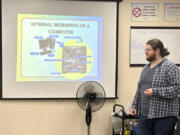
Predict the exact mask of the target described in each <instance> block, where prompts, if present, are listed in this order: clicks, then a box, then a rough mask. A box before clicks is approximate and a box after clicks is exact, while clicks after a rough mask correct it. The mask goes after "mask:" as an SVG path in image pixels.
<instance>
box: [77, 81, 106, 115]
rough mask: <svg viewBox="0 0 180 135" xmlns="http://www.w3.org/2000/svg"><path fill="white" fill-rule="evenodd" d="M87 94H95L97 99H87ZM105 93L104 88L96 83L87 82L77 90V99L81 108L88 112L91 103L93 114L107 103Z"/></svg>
mask: <svg viewBox="0 0 180 135" xmlns="http://www.w3.org/2000/svg"><path fill="white" fill-rule="evenodd" d="M87 94H95V98H93V99H91V98H87ZM105 97H106V95H105V91H104V88H103V87H102V86H101V84H99V83H98V82H95V81H87V82H84V83H83V84H81V85H80V86H79V88H78V90H77V93H76V98H77V101H78V104H79V106H80V107H81V108H82V109H83V110H86V106H87V103H88V101H89V103H90V105H91V109H92V112H96V111H98V110H99V109H100V108H101V107H102V106H103V105H104V102H105Z"/></svg>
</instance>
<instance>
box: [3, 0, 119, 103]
mask: <svg viewBox="0 0 180 135" xmlns="http://www.w3.org/2000/svg"><path fill="white" fill-rule="evenodd" d="M75 1H78V0H75ZM80 1H81V0H80ZM87 1H102V2H116V59H115V62H116V63H115V67H116V69H115V97H106V99H118V92H117V91H118V41H119V40H118V36H119V32H118V31H119V30H118V29H119V3H120V2H122V0H87ZM0 7H1V10H0V14H1V17H0V32H1V36H0V44H1V45H0V56H1V58H0V71H1V73H0V100H74V99H75V100H76V99H77V98H76V97H75V98H36V97H35V98H5V97H3V83H2V81H3V69H2V64H3V61H2V0H0Z"/></svg>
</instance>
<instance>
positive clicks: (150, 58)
mask: <svg viewBox="0 0 180 135" xmlns="http://www.w3.org/2000/svg"><path fill="white" fill-rule="evenodd" d="M155 59H156V55H155V53H154V54H153V55H150V56H149V57H148V58H146V60H147V61H149V62H152V61H154V60H155Z"/></svg>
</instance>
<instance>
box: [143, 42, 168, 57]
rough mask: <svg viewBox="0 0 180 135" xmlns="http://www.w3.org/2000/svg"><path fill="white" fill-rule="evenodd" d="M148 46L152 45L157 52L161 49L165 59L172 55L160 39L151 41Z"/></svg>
mask: <svg viewBox="0 0 180 135" xmlns="http://www.w3.org/2000/svg"><path fill="white" fill-rule="evenodd" d="M146 44H147V45H150V46H151V47H152V49H153V50H157V49H158V48H159V50H160V55H161V56H162V57H165V56H167V55H169V54H170V52H169V51H168V49H167V48H164V45H163V43H162V42H161V41H160V40H159V39H151V40H149V41H148V42H147V43H146Z"/></svg>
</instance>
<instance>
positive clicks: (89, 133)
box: [88, 126, 90, 135]
mask: <svg viewBox="0 0 180 135" xmlns="http://www.w3.org/2000/svg"><path fill="white" fill-rule="evenodd" d="M88 135H90V126H88Z"/></svg>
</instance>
